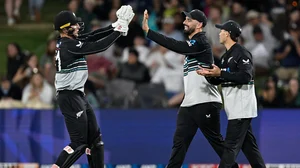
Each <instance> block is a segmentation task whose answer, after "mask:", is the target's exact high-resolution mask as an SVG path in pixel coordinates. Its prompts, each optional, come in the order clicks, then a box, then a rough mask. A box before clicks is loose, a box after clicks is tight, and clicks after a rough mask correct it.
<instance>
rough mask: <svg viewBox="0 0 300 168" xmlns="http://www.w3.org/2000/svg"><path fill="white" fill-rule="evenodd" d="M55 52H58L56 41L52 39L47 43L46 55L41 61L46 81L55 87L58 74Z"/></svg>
mask: <svg viewBox="0 0 300 168" xmlns="http://www.w3.org/2000/svg"><path fill="white" fill-rule="evenodd" d="M55 50H56V40H55V39H51V40H49V41H48V42H47V46H46V53H45V54H44V55H43V56H42V57H41V59H40V68H41V70H42V72H43V74H44V77H45V79H46V80H47V81H48V82H49V83H50V84H51V85H54V78H55V73H56V68H55Z"/></svg>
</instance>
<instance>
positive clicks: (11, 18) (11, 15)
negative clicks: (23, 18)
mask: <svg viewBox="0 0 300 168" xmlns="http://www.w3.org/2000/svg"><path fill="white" fill-rule="evenodd" d="M22 1H23V0H5V12H6V16H7V25H8V26H12V25H14V24H15V23H16V20H18V19H20V7H21V5H22Z"/></svg>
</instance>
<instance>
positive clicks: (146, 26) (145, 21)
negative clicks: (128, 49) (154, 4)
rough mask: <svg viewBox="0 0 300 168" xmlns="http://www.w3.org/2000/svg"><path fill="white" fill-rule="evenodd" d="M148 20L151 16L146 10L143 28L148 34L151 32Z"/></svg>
mask: <svg viewBox="0 0 300 168" xmlns="http://www.w3.org/2000/svg"><path fill="white" fill-rule="evenodd" d="M148 19H149V15H148V11H147V9H146V10H145V11H144V18H143V25H142V28H143V30H144V31H145V32H146V33H148V31H149V26H148Z"/></svg>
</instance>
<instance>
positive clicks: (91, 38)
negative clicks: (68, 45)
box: [77, 25, 114, 42]
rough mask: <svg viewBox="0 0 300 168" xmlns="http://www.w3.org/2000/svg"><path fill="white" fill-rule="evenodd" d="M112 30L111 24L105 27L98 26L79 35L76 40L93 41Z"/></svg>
mask: <svg viewBox="0 0 300 168" xmlns="http://www.w3.org/2000/svg"><path fill="white" fill-rule="evenodd" d="M113 31H114V27H112V25H109V26H107V27H104V28H100V29H97V30H94V31H92V32H89V33H85V34H82V35H79V36H78V37H77V40H79V41H84V42H93V41H97V40H99V39H102V38H104V37H106V36H108V35H109V34H111V33H112V32H113Z"/></svg>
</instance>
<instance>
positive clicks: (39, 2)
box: [28, 0, 45, 22]
mask: <svg viewBox="0 0 300 168" xmlns="http://www.w3.org/2000/svg"><path fill="white" fill-rule="evenodd" d="M44 1H45V0H29V5H28V6H29V14H30V19H31V20H32V21H36V22H40V21H41V9H42V7H43V5H44Z"/></svg>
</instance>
